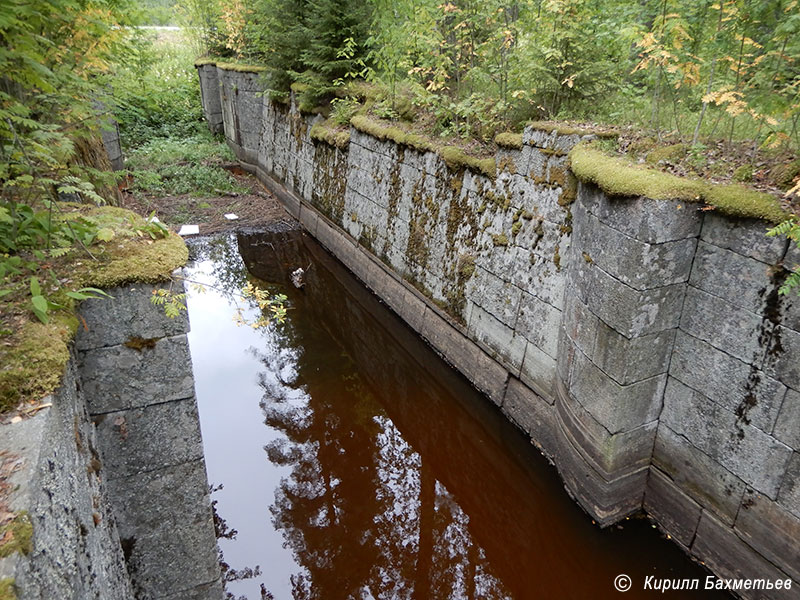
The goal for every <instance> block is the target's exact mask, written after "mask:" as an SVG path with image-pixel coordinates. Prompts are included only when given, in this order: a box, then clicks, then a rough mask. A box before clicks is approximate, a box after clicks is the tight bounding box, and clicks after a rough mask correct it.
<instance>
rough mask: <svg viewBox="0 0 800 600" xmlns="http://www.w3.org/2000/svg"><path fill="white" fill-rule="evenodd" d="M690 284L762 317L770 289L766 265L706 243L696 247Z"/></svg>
mask: <svg viewBox="0 0 800 600" xmlns="http://www.w3.org/2000/svg"><path fill="white" fill-rule="evenodd" d="M689 281H690V283H691V284H692V285H693V286H694V287H696V288H699V289H701V290H703V291H705V292H708V293H709V294H712V295H714V296H717V297H719V298H723V299H725V300H726V301H728V302H730V303H731V304H733V305H734V306H738V307H739V308H742V309H744V310H746V311H749V312H751V313H754V314H756V315H761V314H762V313H763V309H764V300H765V299H766V298H765V294H766V290H767V288H768V287H769V286H771V285H772V284H771V281H770V275H769V266H768V265H765V264H764V263H762V262H760V261H758V260H755V259H753V258H748V257H746V256H742V255H741V254H737V253H736V252H733V251H731V250H725V249H724V248H718V247H717V246H712V245H711V244H707V243H705V242H702V241H701V242H700V243H699V244H698V246H697V255H696V256H695V259H694V266H693V267H692V277H691V279H690V280H689Z"/></svg>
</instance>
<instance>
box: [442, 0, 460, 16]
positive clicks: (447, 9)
mask: <svg viewBox="0 0 800 600" xmlns="http://www.w3.org/2000/svg"><path fill="white" fill-rule="evenodd" d="M439 8H440V9H441V10H442V12H443V13H445V14H447V13H453V12H461V9H460V8H458V7H457V6H456V5H455V4H453V3H452V2H447V3H445V4H440V5H439Z"/></svg>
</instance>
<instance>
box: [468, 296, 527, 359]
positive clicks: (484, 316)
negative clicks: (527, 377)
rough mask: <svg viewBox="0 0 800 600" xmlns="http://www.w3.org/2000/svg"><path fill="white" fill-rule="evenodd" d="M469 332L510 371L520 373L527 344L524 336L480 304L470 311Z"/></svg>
mask: <svg viewBox="0 0 800 600" xmlns="http://www.w3.org/2000/svg"><path fill="white" fill-rule="evenodd" d="M467 333H468V335H469V336H470V337H471V338H472V339H473V340H475V341H476V342H478V343H479V344H483V345H485V346H486V348H487V349H488V351H489V353H490V354H491V355H492V356H493V357H494V358H496V359H497V360H499V361H501V362H502V363H504V364H505V366H506V367H507V368H508V369H509V371H511V372H512V373H513V374H518V373H519V370H520V368H521V367H522V361H523V359H524V358H525V347H526V345H527V340H526V339H525V338H524V337H522V336H521V335H518V334H517V333H516V332H515V331H514V330H513V329H512V328H511V327H508V326H507V325H505V324H504V323H502V322H501V321H499V320H498V319H496V318H495V317H494V315H492V314H491V313H489V312H487V311H485V310H484V309H483V308H482V307H480V306H473V308H472V310H471V311H470V321H469V323H468V324H467Z"/></svg>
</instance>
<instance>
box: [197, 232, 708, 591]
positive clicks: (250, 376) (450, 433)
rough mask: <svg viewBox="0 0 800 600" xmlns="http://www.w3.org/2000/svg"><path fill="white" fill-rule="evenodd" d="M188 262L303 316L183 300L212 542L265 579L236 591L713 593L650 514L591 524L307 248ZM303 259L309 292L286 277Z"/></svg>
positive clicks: (238, 247) (218, 244)
mask: <svg viewBox="0 0 800 600" xmlns="http://www.w3.org/2000/svg"><path fill="white" fill-rule="evenodd" d="M194 254H195V255H196V256H197V260H196V262H195V263H194V266H193V267H192V272H193V276H194V277H195V278H197V279H202V280H205V281H207V282H213V283H215V284H216V285H217V286H219V287H220V288H222V289H224V290H228V291H231V290H234V289H237V288H239V287H240V286H241V285H242V284H243V283H244V281H245V280H246V277H247V274H246V272H245V269H244V266H243V263H244V265H246V266H247V269H248V270H249V272H250V274H251V275H250V276H251V277H255V278H257V279H258V280H259V281H260V282H261V285H262V286H263V287H264V288H266V289H269V290H271V291H272V292H283V293H285V294H287V295H288V296H289V301H288V305H289V306H290V308H291V310H290V311H289V318H288V319H287V322H286V323H285V324H283V325H279V326H276V327H273V328H270V329H268V330H261V331H255V330H252V329H251V328H249V327H246V326H245V327H237V326H236V325H235V324H234V323H233V320H232V314H233V312H234V310H235V308H234V307H233V306H232V304H231V302H230V300H229V299H226V297H225V295H224V294H221V293H218V292H216V291H213V290H210V291H207V292H206V293H204V294H198V293H196V292H195V293H192V294H191V298H190V303H189V307H190V317H191V322H192V333H191V334H190V343H191V348H192V357H193V362H194V369H195V376H196V385H197V394H198V401H199V403H200V417H201V422H202V428H203V438H204V444H205V449H206V461H207V466H208V472H209V480H210V481H211V482H212V484H214V485H220V484H221V485H223V486H224V487H223V489H222V490H219V491H217V492H215V493H214V494H213V496H212V497H213V499H214V500H216V502H217V510H218V512H219V514H220V515H221V517H222V518H224V519H225V520H226V521H227V524H228V526H230V527H232V528H234V529H236V530H237V531H238V534H237V536H236V538H235V539H221V540H220V546H221V548H222V551H223V553H224V558H225V561H226V563H228V564H229V565H230V566H231V567H232V568H234V569H242V568H244V567H254V566H256V565H259V566H260V567H261V574H260V575H259V576H257V577H254V578H252V579H248V580H243V581H235V582H232V583H229V584H228V590H229V591H230V592H231V593H233V594H234V595H235V596H237V597H238V596H245V597H247V598H248V599H249V600H258V599H260V598H261V597H262V596H261V592H260V589H261V585H262V584H263V586H264V588H265V589H266V590H269V591H270V592H271V593H272V594H273V595H274V597H275V599H276V600H282V599H284V598H297V599H300V598H319V599H325V600H336V599H346V598H365V599H366V598H416V599H425V598H431V599H443V598H491V599H494V598H515V599H524V598H559V599H560V598H565V599H567V598H576V599H584V598H587V599H589V598H618V597H621V598H640V597H642V596H646V595H650V596H655V595H657V594H659V592H657V591H644V590H643V589H642V588H643V584H644V581H645V577H646V576H649V575H655V576H656V577H669V578H684V577H690V578H700V580H701V585H700V587H702V582H703V578H704V577H705V571H704V570H703V569H702V568H701V567H699V566H698V565H695V564H693V563H692V562H691V561H690V560H689V559H688V558H686V557H685V556H684V554H683V553H682V552H681V551H680V550H679V549H678V548H677V546H675V545H674V544H673V543H671V542H669V541H667V540H665V539H662V538H661V537H660V535H659V534H658V532H657V531H656V530H654V529H653V528H652V526H651V525H650V524H649V523H648V522H647V521H645V520H641V519H632V520H630V521H625V522H624V524H623V525H622V526H620V527H612V528H610V529H608V530H600V529H599V528H597V527H596V526H594V525H593V524H592V521H591V519H590V518H589V517H588V516H587V515H586V514H585V513H583V512H582V511H581V509H579V508H578V507H577V505H575V504H574V503H573V502H572V500H570V498H569V497H568V495H567V494H566V492H565V491H564V489H563V486H562V484H561V482H560V480H559V478H558V476H557V474H556V472H555V470H554V469H553V468H552V467H551V466H550V465H549V464H548V463H547V461H546V460H545V459H544V458H543V457H542V456H541V455H540V454H539V453H538V452H537V451H536V450H535V448H534V447H533V446H532V445H531V444H530V442H529V441H528V440H527V439H526V436H525V435H524V434H522V433H521V432H520V431H518V430H517V429H516V428H514V427H513V426H512V425H510V424H509V423H508V422H507V421H506V420H505V418H504V417H503V416H502V415H501V414H500V412H499V411H498V410H497V409H496V408H495V407H494V406H493V405H492V404H491V403H490V402H489V401H488V400H486V399H485V398H483V397H482V396H481V395H480V394H478V393H477V392H476V391H475V390H474V389H473V388H472V387H471V386H470V385H469V384H468V383H467V382H466V381H465V380H464V379H463V378H462V377H461V376H460V375H459V374H457V373H455V372H454V371H453V370H452V369H450V368H449V367H448V366H447V365H446V364H445V363H444V362H443V361H442V360H440V359H439V357H438V356H437V355H436V354H435V353H434V352H432V351H431V350H430V349H429V348H428V347H427V346H426V345H425V344H424V343H422V342H421V341H420V340H419V339H418V338H417V337H416V335H415V334H414V333H413V332H412V331H411V330H410V329H408V328H407V327H406V326H405V324H403V323H402V322H400V321H399V320H398V319H397V318H396V317H395V316H394V315H393V314H392V313H391V312H390V311H389V310H388V309H387V308H386V307H385V306H384V305H383V304H381V303H380V302H379V301H378V300H377V299H376V298H375V297H374V296H372V295H371V294H370V293H369V292H368V291H366V290H365V289H364V288H363V287H362V286H361V285H360V284H359V283H358V282H357V281H356V280H354V278H353V277H352V276H351V275H350V274H349V273H348V272H347V271H346V270H345V269H344V268H343V267H341V266H340V265H339V263H338V262H336V261H335V260H334V259H332V258H331V257H330V256H329V255H327V254H326V253H325V252H324V250H322V249H321V248H320V246H319V245H317V244H316V243H315V242H314V241H313V240H312V239H310V238H309V237H307V236H305V235H302V234H300V233H298V232H297V231H288V232H283V233H273V234H261V235H240V236H239V237H238V239H234V238H221V239H219V240H216V241H206V242H202V243H200V244H199V245H198V246H196V247H195V248H194ZM239 254H241V257H242V258H243V263H242V259H240V258H239ZM298 266H302V267H303V268H305V269H306V271H307V285H306V286H305V288H304V289H303V290H302V291H298V290H295V289H294V288H293V287H291V286H290V285H289V284H288V274H289V273H290V272H291V271H292V270H294V269H295V268H297V267H298ZM244 308H246V310H245V313H247V314H250V315H253V314H254V313H253V309H252V307H244ZM622 573H625V574H627V575H629V576H630V577H631V578H632V580H633V586H632V589H631V590H630V591H629V592H627V593H626V594H620V593H619V592H617V591H615V589H614V586H613V582H614V579H615V577H616V576H617V575H619V574H622ZM672 596H673V597H679V598H692V597H702V598H712V597H715V596H714V593H713V592H704V591H702V590H701V591H698V592H686V591H683V592H673V593H672ZM716 597H720V596H719V595H717V596H716Z"/></svg>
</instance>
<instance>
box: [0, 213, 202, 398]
mask: <svg viewBox="0 0 800 600" xmlns="http://www.w3.org/2000/svg"><path fill="white" fill-rule="evenodd" d="M73 208H74V207H73ZM64 210H68V209H67V208H65V209H64ZM74 210H76V211H79V212H81V213H82V214H86V215H88V216H90V217H91V218H93V219H94V220H95V221H96V222H97V223H98V224H101V225H102V226H104V227H109V228H111V229H112V230H113V231H114V238H113V239H112V240H110V241H108V242H103V243H101V244H95V245H92V246H91V250H92V253H93V254H94V255H95V256H96V258H97V260H93V259H91V258H90V257H88V256H86V255H85V254H83V253H81V251H80V250H78V249H76V250H75V251H74V253H73V258H72V259H71V261H70V262H69V263H67V264H65V265H64V266H63V267H62V268H63V269H64V270H65V272H66V271H68V277H69V279H70V280H71V283H70V286H69V287H70V288H71V289H78V288H81V287H98V288H112V287H117V286H122V285H126V284H130V283H159V282H163V281H167V280H169V278H170V275H171V273H172V272H173V271H174V270H175V269H177V268H179V267H181V266H183V265H184V264H186V261H187V259H188V257H189V252H188V250H187V248H186V244H185V243H184V242H183V239H181V238H180V237H178V236H177V235H175V234H170V235H168V236H167V237H165V238H161V239H156V240H151V239H150V238H149V236H145V237H141V236H140V235H137V233H136V232H137V231H139V232H141V230H142V228H146V225H147V224H146V223H145V221H144V219H143V218H142V217H140V216H138V215H136V214H134V213H132V212H130V211H128V210H125V209H122V208H116V207H111V206H105V207H100V208H96V207H88V206H82V207H80V208H74ZM26 286H27V280H25V281H22V283H21V284H20V289H19V291H18V292H15V293H14V294H12V295H11V296H8V297H7V298H6V299H7V300H8V301H9V302H18V303H21V304H22V305H23V306H27V304H28V303H29V301H30V295H29V292H27V291H26ZM66 291H67V290H66V289H62V290H56V291H55V292H52V295H49V296H48V299H50V300H52V301H54V302H57V303H58V304H60V305H61V306H63V308H62V309H59V310H57V311H53V312H52V314H51V317H50V319H49V321H48V322H47V323H41V322H39V321H38V320H37V319H36V318H35V317H34V316H33V314H32V313H30V314H28V318H27V320H26V321H24V322H22V323H20V325H19V327H18V329H17V330H16V331H14V332H13V334H12V335H11V336H10V337H8V338H6V341H7V342H8V344H7V345H3V346H1V347H0V365H1V366H0V411H4V410H9V409H11V408H13V407H14V406H15V405H16V404H18V403H19V402H20V401H23V400H27V401H36V400H39V399H40V398H42V397H44V396H46V395H48V394H51V393H53V392H54V391H55V390H56V388H57V387H58V386H59V384H60V383H61V377H62V375H63V374H64V368H65V367H66V364H67V361H68V360H69V356H70V355H69V343H70V341H71V340H72V338H73V337H74V335H75V333H76V332H77V330H78V326H79V321H78V317H77V315H76V311H75V309H76V302H75V301H74V300H72V299H71V298H69V297H68V296H67V295H66V293H65V292H66ZM154 310H157V309H156V308H154Z"/></svg>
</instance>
